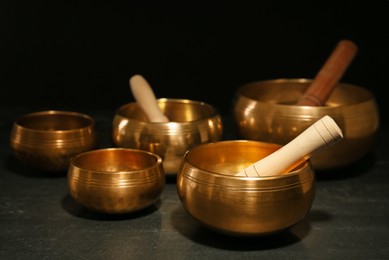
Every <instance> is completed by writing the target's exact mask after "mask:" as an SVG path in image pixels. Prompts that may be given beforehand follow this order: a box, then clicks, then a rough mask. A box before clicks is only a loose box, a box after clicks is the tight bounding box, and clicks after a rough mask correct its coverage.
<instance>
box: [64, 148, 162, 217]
mask: <svg viewBox="0 0 389 260" xmlns="http://www.w3.org/2000/svg"><path fill="white" fill-rule="evenodd" d="M164 185H165V174H164V171H163V167H162V158H161V157H159V156H158V155H156V154H153V153H150V152H146V151H141V150H136V149H125V148H106V149H99V150H93V151H89V152H85V153H82V154H79V155H77V156H75V157H74V158H73V159H72V160H71V164H70V167H69V170H68V187H69V190H70V195H71V196H72V197H73V198H74V200H75V201H76V202H78V203H79V204H80V205H83V206H84V207H86V208H89V209H90V210H93V211H98V212H101V213H109V214H122V213H131V212H134V211H138V210H141V209H144V208H146V207H148V206H151V205H152V204H154V203H155V202H156V201H157V200H158V199H159V197H160V194H161V192H162V190H163V188H164Z"/></svg>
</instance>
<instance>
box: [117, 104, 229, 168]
mask: <svg viewBox="0 0 389 260" xmlns="http://www.w3.org/2000/svg"><path fill="white" fill-rule="evenodd" d="M157 101H158V106H159V107H160V109H161V111H162V112H163V113H164V114H165V115H166V116H167V117H168V118H169V122H167V123H155V122H154V123H153V122H149V121H148V120H147V117H146V115H145V113H144V112H143V111H142V109H141V108H140V106H139V105H138V104H137V103H136V102H134V103H128V104H125V105H123V106H121V107H120V108H119V109H118V110H117V112H116V114H115V116H114V120H113V131H112V132H113V133H112V136H113V142H114V144H115V146H117V147H123V148H133V149H141V150H145V151H149V152H152V153H156V154H158V155H159V156H161V157H162V160H163V167H164V170H165V173H166V175H176V174H177V171H178V167H179V166H180V163H181V161H182V158H183V156H184V154H185V152H186V151H187V150H189V149H190V148H192V147H195V146H196V145H199V144H203V143H209V142H214V141H219V140H221V139H222V137H223V126H222V121H221V117H220V115H219V113H218V111H217V110H216V109H215V107H213V106H211V105H209V104H206V103H204V102H199V101H193V100H187V99H158V100H157Z"/></svg>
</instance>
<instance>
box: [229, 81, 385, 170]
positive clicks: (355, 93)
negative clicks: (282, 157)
mask: <svg viewBox="0 0 389 260" xmlns="http://www.w3.org/2000/svg"><path fill="white" fill-rule="evenodd" d="M310 82H311V80H309V79H279V80H269V81H261V82H253V83H250V84H246V85H244V86H242V87H240V89H238V91H237V92H236V95H235V97H234V101H233V116H234V121H235V126H236V131H237V134H238V137H239V138H243V139H249V140H257V141H263V142H271V143H277V144H281V145H284V144H286V143H288V142H290V141H291V140H292V139H294V138H295V137H296V136H297V135H299V134H300V133H301V132H303V131H304V130H305V129H306V128H308V127H309V126H310V125H312V124H313V123H314V122H316V121H317V120H319V119H320V118H322V117H323V116H325V115H329V116H330V117H332V118H333V119H334V120H335V121H336V123H337V124H338V125H339V127H340V128H341V129H342V131H343V135H344V138H343V140H342V141H341V142H338V143H337V144H336V145H334V146H330V147H326V148H325V149H322V150H321V151H318V152H317V153H315V154H314V155H313V156H312V158H311V161H312V164H313V166H314V167H315V169H317V170H329V169H334V168H340V167H344V166H347V165H349V164H351V163H354V162H356V161H357V160H359V159H360V158H362V157H363V156H364V155H366V154H367V153H368V152H369V151H370V150H371V149H372V147H373V145H374V142H375V139H376V135H377V132H378V128H379V124H380V120H379V111H378V106H377V103H376V100H375V98H374V96H373V94H372V93H370V92H369V91H368V90H366V89H364V88H362V87H359V86H355V85H351V84H346V83H341V84H339V85H338V86H337V87H336V88H335V90H334V92H333V93H332V95H331V96H330V98H329V100H328V102H327V104H326V106H322V107H310V106H296V105H293V104H294V103H295V102H296V101H297V100H298V98H299V97H300V96H301V95H302V94H303V93H304V91H305V89H306V88H307V87H308V86H309V84H310Z"/></svg>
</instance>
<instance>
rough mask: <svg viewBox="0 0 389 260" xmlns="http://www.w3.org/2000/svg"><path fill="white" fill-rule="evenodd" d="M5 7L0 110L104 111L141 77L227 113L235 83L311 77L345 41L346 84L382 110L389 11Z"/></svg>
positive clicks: (366, 6) (377, 6)
mask: <svg viewBox="0 0 389 260" xmlns="http://www.w3.org/2000/svg"><path fill="white" fill-rule="evenodd" d="M136 2H137V1H120V0H117V1H94V2H85V1H27V0H24V1H11V0H4V1H1V4H0V16H1V36H0V37H1V43H0V44H1V45H0V47H1V48H0V52H1V56H0V71H1V74H0V84H1V89H2V91H1V92H0V93H1V94H0V95H1V97H0V106H1V107H3V106H4V107H8V106H23V107H28V108H31V110H39V109H79V110H84V109H94V108H96V109H110V110H112V111H114V110H115V109H116V108H118V107H119V106H120V105H122V104H124V103H127V102H129V101H133V97H132V95H131V93H130V90H129V87H128V79H129V78H130V77H131V76H132V75H133V74H135V73H140V74H143V75H144V76H145V77H146V79H148V81H149V82H150V84H151V85H152V87H153V89H154V91H155V94H156V96H157V97H169V98H188V99H194V100H200V101H205V102H208V103H210V104H213V105H215V106H216V107H217V108H218V109H219V110H220V111H221V112H222V113H224V114H227V113H230V108H231V104H232V97H233V94H234V92H235V90H236V89H237V88H238V87H239V86H240V85H242V84H244V83H248V82H251V81H257V80H266V79H275V78H299V77H302V78H313V77H314V76H315V74H316V72H317V71H318V70H319V69H320V67H321V66H322V65H323V63H324V62H325V60H326V59H327V57H328V56H329V54H330V52H331V51H332V50H333V48H334V47H335V45H336V44H337V42H338V41H339V40H341V39H345V38H347V39H350V40H353V41H354V42H355V43H356V44H357V45H358V47H359V52H358V54H357V56H356V58H355V59H354V61H353V63H352V64H351V66H350V67H349V69H348V70H347V72H346V74H345V75H344V77H343V79H342V81H343V82H347V83H352V84H356V85H359V86H363V87H365V88H367V89H369V90H371V91H372V92H373V93H374V94H375V95H376V98H377V101H378V104H379V108H380V111H381V119H382V121H383V122H386V120H387V119H386V117H387V116H386V115H385V110H387V109H388V102H387V101H386V97H385V93H384V92H387V90H385V88H387V87H388V75H387V73H386V72H387V70H388V68H389V63H388V60H389V39H388V38H389V29H388V26H389V19H388V18H389V1H387V0H383V1H343V0H337V1H320V2H318V1H311V3H302V2H296V1H278V0H272V1H256V3H255V4H253V3H248V2H245V1H236V3H231V2H227V1H223V2H220V3H217V2H214V1H208V3H201V2H199V1H193V2H192V3H189V2H187V1H181V2H178V3H176V2H166V1H159V2H155V3H152V2H149V1H138V2H141V3H136Z"/></svg>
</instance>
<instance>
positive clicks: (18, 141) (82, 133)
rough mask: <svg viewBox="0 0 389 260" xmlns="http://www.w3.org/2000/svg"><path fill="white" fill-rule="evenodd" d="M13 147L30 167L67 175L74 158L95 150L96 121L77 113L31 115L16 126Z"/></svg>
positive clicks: (22, 160)
mask: <svg viewBox="0 0 389 260" xmlns="http://www.w3.org/2000/svg"><path fill="white" fill-rule="evenodd" d="M60 121H61V122H60ZM44 124H47V126H44V127H41V125H44ZM58 125H61V127H59V128H58ZM10 146H11V150H12V152H13V154H14V156H15V157H16V159H18V160H19V161H21V162H24V163H26V164H27V165H29V166H32V167H34V168H37V169H40V170H43V171H48V172H66V170H67V169H68V167H69V162H70V159H71V158H72V157H73V156H75V155H77V154H79V153H82V152H85V151H89V150H92V149H94V148H96V146H97V137H96V133H95V125H94V120H93V119H92V118H91V117H90V116H88V115H84V114H80V113H76V112H67V111H42V112H36V113H31V114H28V115H26V116H24V117H22V118H20V119H18V120H16V121H15V122H14V124H13V127H12V131H11V136H10Z"/></svg>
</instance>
